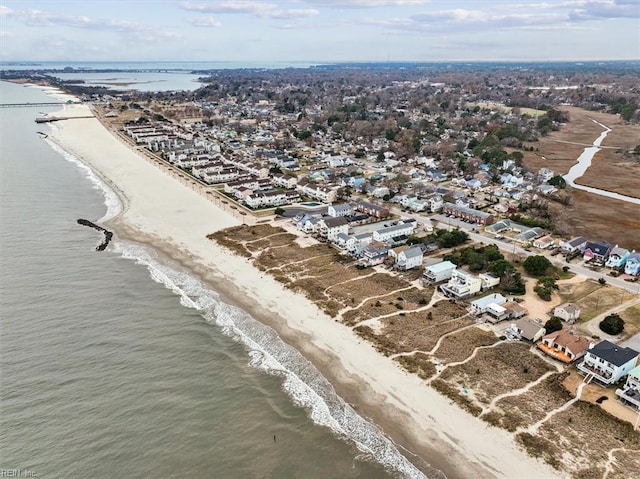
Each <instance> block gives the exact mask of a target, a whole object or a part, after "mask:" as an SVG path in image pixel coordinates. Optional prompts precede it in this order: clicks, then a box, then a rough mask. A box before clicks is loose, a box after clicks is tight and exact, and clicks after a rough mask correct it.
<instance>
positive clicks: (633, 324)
mask: <svg viewBox="0 0 640 479" xmlns="http://www.w3.org/2000/svg"><path fill="white" fill-rule="evenodd" d="M618 314H620V317H621V318H622V319H624V333H623V334H624V336H625V337H631V336H633V335H635V334H637V333H640V305H636V306H631V307H629V308H627V309H625V310H624V311H621V312H620V313H618Z"/></svg>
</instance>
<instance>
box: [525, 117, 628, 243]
mask: <svg viewBox="0 0 640 479" xmlns="http://www.w3.org/2000/svg"><path fill="white" fill-rule="evenodd" d="M561 110H563V111H567V112H569V117H570V120H569V122H568V123H566V124H564V125H563V126H562V127H561V128H560V130H559V131H554V132H551V133H550V134H549V135H548V136H545V137H542V138H540V140H539V141H537V142H533V143H530V144H529V145H527V146H532V147H533V148H534V149H537V151H533V152H530V151H525V152H523V154H524V164H525V166H526V167H528V168H529V169H531V170H533V171H537V170H538V169H540V168H543V167H545V168H550V169H552V170H553V171H554V172H556V173H558V174H565V173H567V172H568V171H569V169H570V168H571V166H573V165H574V164H575V163H576V160H577V158H578V156H579V155H580V154H581V153H582V151H583V150H584V148H585V145H591V144H592V143H593V141H594V140H595V139H596V138H597V137H598V135H600V133H601V132H602V131H603V129H602V127H601V126H599V125H598V124H596V123H594V121H593V120H597V121H598V122H600V123H602V124H604V125H607V126H608V127H609V128H611V129H612V131H611V132H610V133H609V134H608V135H607V137H606V138H605V140H604V141H603V146H607V147H611V148H603V149H601V150H600V151H599V152H598V153H597V154H596V156H595V157H594V159H593V162H592V166H591V167H590V168H589V169H588V170H587V172H586V174H585V175H584V176H583V177H581V178H580V179H579V181H578V182H579V183H580V184H584V185H588V186H592V187H596V188H601V189H605V190H610V191H615V192H617V193H621V194H625V195H630V196H636V197H638V195H639V193H638V192H639V191H640V159H639V158H638V157H637V156H634V155H630V154H629V153H628V151H629V150H632V149H633V148H634V147H635V146H636V145H637V144H638V143H639V140H638V138H640V126H639V125H630V124H626V123H625V122H624V121H623V120H621V119H620V118H619V117H618V116H616V115H610V114H606V113H600V112H592V111H587V110H582V109H580V108H573V107H562V108H561ZM636 206H637V205H633V204H630V203H626V202H623V201H618V200H614V199H610V198H606V197H603V196H599V195H594V194H592V193H587V192H585V191H579V190H572V191H571V204H570V205H569V206H568V207H567V206H565V205H560V204H556V203H552V208H553V211H552V213H553V215H554V217H555V223H556V226H557V229H558V231H559V232H561V233H562V234H563V235H566V236H578V235H583V236H585V237H588V238H592V239H605V240H607V241H609V242H610V243H612V244H619V245H623V246H624V247H626V248H635V249H640V235H638V233H637V232H638V230H639V229H640V216H639V215H638V214H637V212H636Z"/></svg>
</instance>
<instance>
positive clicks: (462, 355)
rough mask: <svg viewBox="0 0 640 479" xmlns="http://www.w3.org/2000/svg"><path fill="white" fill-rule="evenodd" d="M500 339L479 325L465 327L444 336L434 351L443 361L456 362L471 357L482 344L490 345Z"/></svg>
mask: <svg viewBox="0 0 640 479" xmlns="http://www.w3.org/2000/svg"><path fill="white" fill-rule="evenodd" d="M497 341H498V338H497V337H496V335H495V334H494V333H493V332H491V331H485V330H484V329H480V328H477V327H473V328H468V329H464V330H462V331H459V332H457V333H455V334H451V335H449V336H447V337H446V338H444V339H443V340H442V342H441V343H440V346H438V349H436V350H435V352H434V353H433V354H434V356H436V357H437V358H438V359H439V360H440V361H441V362H443V363H445V364H446V363H455V362H458V361H462V360H464V359H466V358H467V357H469V354H470V352H471V351H473V350H474V349H475V348H477V347H480V346H490V345H492V344H494V343H496V342H497Z"/></svg>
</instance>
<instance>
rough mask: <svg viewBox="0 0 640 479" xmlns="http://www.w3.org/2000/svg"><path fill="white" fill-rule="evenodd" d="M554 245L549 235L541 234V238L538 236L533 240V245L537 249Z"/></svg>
mask: <svg viewBox="0 0 640 479" xmlns="http://www.w3.org/2000/svg"><path fill="white" fill-rule="evenodd" d="M554 245H555V242H554V241H553V238H552V237H551V236H550V235H546V236H543V237H542V238H538V239H537V240H535V241H534V242H533V247H534V248H538V249H549V248H552V247H553V246H554Z"/></svg>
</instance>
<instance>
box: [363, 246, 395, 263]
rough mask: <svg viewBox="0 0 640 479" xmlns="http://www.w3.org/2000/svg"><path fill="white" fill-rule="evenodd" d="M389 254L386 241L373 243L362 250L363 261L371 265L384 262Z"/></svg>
mask: <svg viewBox="0 0 640 479" xmlns="http://www.w3.org/2000/svg"><path fill="white" fill-rule="evenodd" d="M388 256H389V247H388V246H387V245H385V244H384V243H380V242H376V243H371V244H370V245H368V246H367V247H365V248H364V249H363V250H362V258H361V260H362V262H363V263H364V264H366V265H369V266H375V265H377V264H382V263H384V260H385V259H387V257H388Z"/></svg>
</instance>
